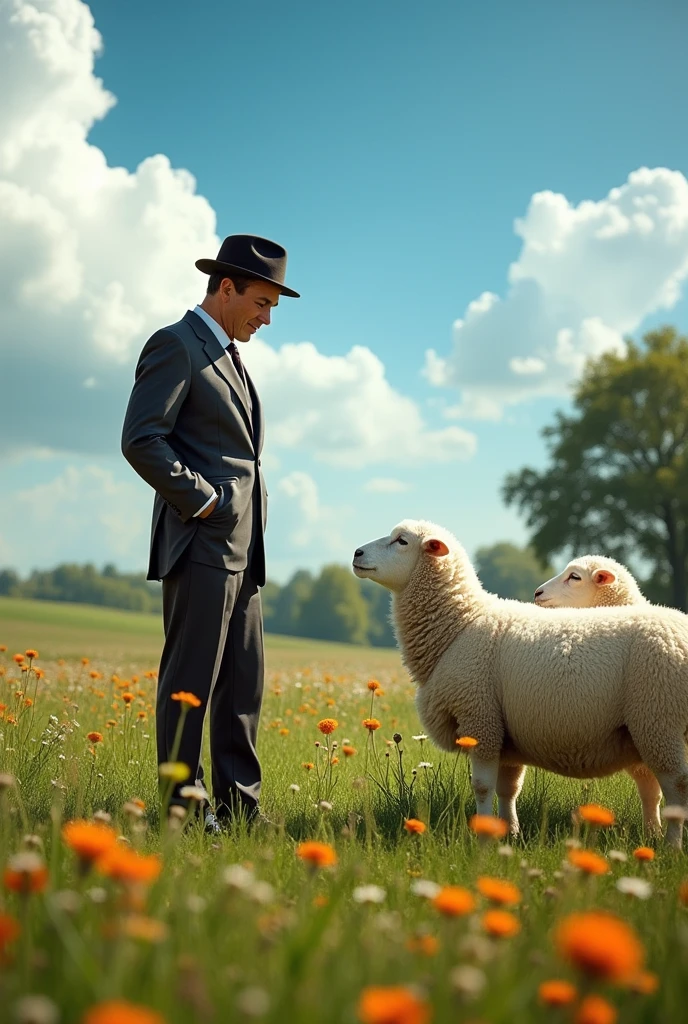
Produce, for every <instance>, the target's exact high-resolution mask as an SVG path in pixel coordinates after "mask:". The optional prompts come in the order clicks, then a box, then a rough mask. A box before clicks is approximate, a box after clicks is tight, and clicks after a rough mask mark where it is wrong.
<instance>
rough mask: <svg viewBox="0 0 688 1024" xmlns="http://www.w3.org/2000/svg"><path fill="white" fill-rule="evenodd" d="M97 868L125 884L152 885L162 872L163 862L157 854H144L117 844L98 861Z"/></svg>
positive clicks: (103, 873)
mask: <svg viewBox="0 0 688 1024" xmlns="http://www.w3.org/2000/svg"><path fill="white" fill-rule="evenodd" d="M96 869H97V870H98V871H99V872H100V873H101V874H102V875H107V876H108V877H109V878H114V880H115V881H117V882H122V883H123V884H124V885H132V884H137V883H139V884H143V885H150V883H151V882H155V880H156V879H157V877H158V875H159V874H160V872H161V870H162V862H161V860H160V858H159V857H157V856H155V854H150V855H144V854H141V853H136V852H135V851H134V850H129V849H127V847H126V846H119V845H117V846H113V847H112V848H111V849H110V850H108V851H107V853H105V854H104V855H103V856H102V857H100V858H99V859H98V860H97V861H96Z"/></svg>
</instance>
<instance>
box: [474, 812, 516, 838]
mask: <svg viewBox="0 0 688 1024" xmlns="http://www.w3.org/2000/svg"><path fill="white" fill-rule="evenodd" d="M468 824H469V826H470V828H471V829H472V830H473V831H474V832H475V834H476V835H477V836H480V837H481V838H483V839H503V838H504V836H505V835H506V834H507V832H508V830H509V826H508V825H507V823H506V822H505V821H504V819H503V818H495V817H494V815H492V814H474V815H473V817H472V818H471V819H470V821H469V822H468Z"/></svg>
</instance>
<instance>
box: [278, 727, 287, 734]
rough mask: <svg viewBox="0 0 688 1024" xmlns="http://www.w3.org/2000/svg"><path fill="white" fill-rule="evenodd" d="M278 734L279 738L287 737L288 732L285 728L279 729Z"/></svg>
mask: <svg viewBox="0 0 688 1024" xmlns="http://www.w3.org/2000/svg"><path fill="white" fill-rule="evenodd" d="M279 734H280V736H288V735H289V730H288V729H286V728H284V729H280V731H279Z"/></svg>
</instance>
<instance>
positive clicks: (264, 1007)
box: [236, 985, 270, 1017]
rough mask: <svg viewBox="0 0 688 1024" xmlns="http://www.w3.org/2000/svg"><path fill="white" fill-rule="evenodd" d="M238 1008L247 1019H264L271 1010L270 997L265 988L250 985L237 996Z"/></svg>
mask: <svg viewBox="0 0 688 1024" xmlns="http://www.w3.org/2000/svg"><path fill="white" fill-rule="evenodd" d="M236 1001H237V1007H238V1009H239V1010H240V1011H241V1012H242V1014H244V1015H245V1016H246V1017H264V1016H265V1014H266V1013H267V1012H268V1010H269V1009H270V996H269V995H268V993H267V992H266V991H265V989H264V988H259V987H258V986H257V985H250V986H249V987H248V988H245V989H243V990H242V991H241V992H239V994H238V996H237V1000H236Z"/></svg>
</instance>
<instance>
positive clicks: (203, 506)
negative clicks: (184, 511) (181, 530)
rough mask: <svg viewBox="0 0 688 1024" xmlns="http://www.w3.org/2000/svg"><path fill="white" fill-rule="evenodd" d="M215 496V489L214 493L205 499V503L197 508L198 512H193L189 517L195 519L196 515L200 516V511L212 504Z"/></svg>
mask: <svg viewBox="0 0 688 1024" xmlns="http://www.w3.org/2000/svg"><path fill="white" fill-rule="evenodd" d="M217 496H218V494H217V491H215V493H214V494H211V495H210V497H209V498H208V500H207V501H206V503H205V505H201V507H200V508H199V510H198V512H194V514H193V515H192V516H191V518H192V519H195V518H196V516H200V514H201V512H205V510H206V509H207V508H208V505H212V503H213V502H214V501H215V500H216V499H217Z"/></svg>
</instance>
